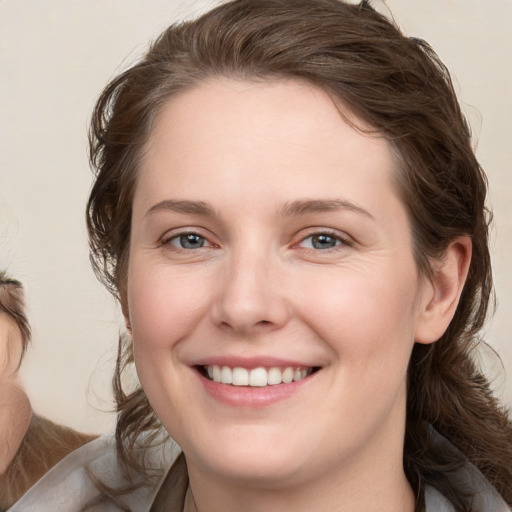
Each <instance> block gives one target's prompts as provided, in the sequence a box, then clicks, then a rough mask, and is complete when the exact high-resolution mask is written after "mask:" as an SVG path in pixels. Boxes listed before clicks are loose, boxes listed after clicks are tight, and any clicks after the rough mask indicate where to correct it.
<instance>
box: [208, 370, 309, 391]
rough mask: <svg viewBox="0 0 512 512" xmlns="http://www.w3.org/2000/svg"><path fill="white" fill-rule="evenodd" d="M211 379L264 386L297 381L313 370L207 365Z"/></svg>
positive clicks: (224, 382) (240, 384) (243, 384)
mask: <svg viewBox="0 0 512 512" xmlns="http://www.w3.org/2000/svg"><path fill="white" fill-rule="evenodd" d="M205 369H206V373H207V375H208V377H209V379H210V380H213V381H214V382H220V383H222V384H232V385H233V386H251V387H264V386H276V385H278V384H283V383H284V384H288V383H290V382H294V381H295V382H297V381H299V380H302V379H304V378H306V377H307V376H308V375H309V374H310V373H311V372H312V369H311V368H293V367H291V366H288V367H286V368H282V369H281V368H278V367H272V368H263V367H259V368H253V369H252V370H248V369H247V368H241V367H239V366H237V367H235V368H230V367H229V366H218V365H216V364H214V365H209V366H206V367H205Z"/></svg>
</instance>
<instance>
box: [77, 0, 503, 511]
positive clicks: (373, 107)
mask: <svg viewBox="0 0 512 512" xmlns="http://www.w3.org/2000/svg"><path fill="white" fill-rule="evenodd" d="M221 75H222V76H228V77H234V78H239V79H247V80H252V79H258V80H266V79H280V78H285V79H299V80H303V81H308V82H310V83H312V84H314V85H316V86H318V87H320V88H322V89H323V90H325V91H327V92H328V93H329V94H330V95H331V96H332V97H333V98H334V99H335V100H336V99H338V100H341V103H342V104H343V105H345V106H348V108H349V109H351V110H352V111H353V112H355V113H356V114H357V116H358V117H359V118H360V119H362V120H363V122H364V123H365V124H367V125H369V126H371V127H372V130H374V131H375V132H377V133H379V134H380V135H382V136H384V137H385V138H386V139H387V140H388V141H389V144H390V145H391V147H392V149H393V151H394V153H395V155H396V183H397V187H398V190H399V192H400V194H401V197H402V199H403V202H404V204H405V206H406V208H407V210H408V213H409V218H410V222H411V227H412V232H413V237H414V247H413V250H414V254H415V257H416V261H417V264H418V268H419V269H420V271H421V272H422V273H423V274H424V275H427V276H429V275H430V273H431V266H430V262H431V261H433V260H435V259H437V258H440V257H441V256H442V254H443V251H444V250H445V249H446V248H447V247H448V245H449V243H450V242H451V241H453V240H454V239H455V238H457V237H459V236H461V235H467V236H469V237H471V240H472V243H473V256H472V261H471V266H470V269H469V276H468V278H467V282H466V284H465V287H464V290H463V293H462V297H461V300H460V303H459V305H458V308H457V311H456V313H455V316H454V318H453V320H452V322H451V324H450V326H449V328H448V329H447V331H446V333H445V334H444V335H443V336H442V337H441V339H439V340H438V341H437V342H436V343H434V344H432V345H419V344H417V345H416V346H415V347H414V350H413V354H412V358H411V362H410V368H409V383H408V403H407V428H406V439H405V453H404V468H405V471H406V474H407V476H408V478H409V480H410V482H411V484H412V485H413V487H414V488H415V489H416V490H417V491H418V495H421V490H422V489H423V488H424V486H425V484H430V485H433V486H434V487H437V488H438V489H439V490H440V491H441V492H442V493H443V494H444V495H446V496H447V497H448V499H449V500H450V501H451V502H452V503H453V505H454V507H455V509H456V510H457V511H467V510H471V508H470V505H469V504H468V502H467V500H466V501H465V499H464V497H463V496H462V495H461V493H460V492H458V491H457V490H455V489H453V488H451V487H450V486H449V484H448V483H447V481H446V479H445V478H444V477H443V472H444V471H447V470H450V468H453V467H454V464H456V462H457V461H456V458H457V457H456V456H455V455H450V456H448V454H446V453H439V452H438V451H436V449H435V448H434V446H433V444H432V442H431V431H430V429H429V425H432V426H433V427H434V428H435V429H437V430H438V431H440V432H441V433H442V434H444V435H445V436H446V437H447V438H448V439H449V440H450V441H452V443H453V444H454V445H455V446H456V447H457V448H459V450H461V451H462V452H463V453H464V454H465V456H467V457H468V458H469V460H470V461H472V462H473V463H474V464H476V465H477V466H478V467H479V468H480V469H481V471H482V472H483V473H484V474H485V476H486V477H487V478H488V479H489V480H490V481H491V483H493V485H494V486H495V487H496V488H497V489H498V491H499V492H500V493H502V495H503V496H504V498H505V500H506V501H507V502H508V503H509V504H512V488H511V487H510V482H511V481H512V428H511V424H510V420H509V419H508V418H507V415H506V413H505V412H504V410H502V408H501V406H500V405H499V404H498V402H497V401H496V400H495V399H494V398H493V397H492V394H491V392H490V390H489V385H488V382H487V380H486V379H485V377H484V376H483V375H482V374H481V372H480V371H479V369H478V368H477V366H476V364H475V362H474V360H473V358H472V352H473V350H474V348H475V347H476V346H477V345H478V343H479V339H478V332H479V331H480V329H481V327H482V325H483V323H484V320H485V318H486V314H487V309H488V304H489V301H490V298H491V295H492V277H491V267H490V257H489V250H488V224H489V221H490V214H489V212H488V211H487V210H486V207H485V197H486V189H487V183H486V178H485V175H484V173H483V171H482V169H481V167H480V165H479V163H478V161H477V159H476V157H475V154H474V151H473V149H472V145H471V136H470V130H469V128H468V125H467V123H466V120H465V118H464V116H463V114H462V112H461V109H460V106H459V104H458V102H457V99H456V96H455V93H454V90H453V86H452V83H451V79H450V75H449V73H448V71H447V69H446V68H445V66H444V65H443V64H442V62H441V61H440V60H439V58H438V57H437V55H436V54H435V53H434V51H433V50H432V49H431V48H430V46H429V45H428V44H427V43H426V42H424V41H422V40H419V39H415V38H408V37H405V36H404V35H403V34H402V33H401V32H400V31H399V29H398V28H397V27H396V26H395V25H394V24H393V23H392V22H390V21H389V20H388V19H387V18H385V17H384V16H382V15H381V14H379V13H378V12H376V11H375V10H374V9H373V8H372V7H371V6H370V4H369V3H368V2H367V1H363V2H361V3H360V4H358V5H351V4H348V3H345V2H342V1H336V0H235V1H231V2H227V3H225V4H223V5H221V6H219V7H217V8H215V9H213V10H212V11H210V12H208V13H207V14H205V15H203V16H202V17H200V18H198V19H197V20H195V21H191V22H185V23H180V24H176V25H172V26H171V27H169V28H168V29H167V30H166V31H165V32H164V33H163V34H162V35H161V36H160V37H159V38H158V39H157V40H156V41H155V42H154V43H153V44H152V46H151V48H150V49H149V51H148V52H147V53H146V55H145V56H144V57H143V58H142V60H141V61H140V62H139V63H138V64H136V65H134V66H133V67H132V68H130V69H128V70H127V71H125V72H124V73H122V74H121V75H120V76H118V77H117V78H115V79H114V80H113V81H112V82H111V83H110V84H109V85H108V86H107V87H106V89H105V90H104V92H103V93H102V95H101V97H100V99H99V100H98V103H97V105H96V108H95V111H94V114H93V118H92V125H91V132H90V143H91V146H90V147H91V162H92V165H93V167H94V169H95V170H96V181H95V184H94V186H93V189H92V192H91V195H90V198H89V202H88V206H87V224H88V229H89V236H90V247H91V260H92V263H93V266H94V268H95V270H96V272H97V274H98V276H99V277H100V279H102V280H103V282H104V283H105V284H106V286H107V287H108V288H109V289H110V290H111V291H112V292H113V293H114V294H115V295H116V296H118V297H119V298H120V300H121V304H122V306H125V299H126V296H125V290H126V278H127V272H126V266H127V262H128V258H129V254H128V245H129V238H130V223H131V208H132V199H133V193H134V189H135V186H136V182H137V170H138V163H139V159H140V155H141V150H142V148H143V147H144V144H145V142H146V141H147V138H148V136H149V134H150V132H151V125H152V120H153V118H154V116H155V115H156V113H157V112H158V111H159V109H160V108H161V106H162V105H163V104H165V102H166V101H168V99H169V98H170V97H172V96H173V95H175V94H176V93H177V92H179V91H181V90H184V89H187V88H190V87H193V86H196V85H198V84H200V83H201V82H202V81H204V80H207V79H209V78H211V77H215V76H221ZM119 350H120V352H119V360H118V366H117V370H116V375H115V384H116V396H117V399H118V411H119V416H118V425H117V440H118V448H119V454H120V458H121V460H122V461H123V462H124V463H127V464H134V463H135V462H134V461H133V460H131V459H130V447H131V446H133V443H134V441H135V439H136V437H137V436H138V435H139V434H140V432H141V431H144V430H151V429H156V428H158V422H157V420H156V418H155V417H154V414H153V412H152V410H151V408H150V406H149V404H148V402H147V400H146V398H145V395H144V392H143V390H142V389H140V388H139V389H137V390H136V391H134V392H133V393H128V394H125V392H124V391H123V388H122V386H121V374H122V372H123V370H124V369H125V368H126V367H127V366H129V365H130V364H131V363H132V354H131V351H130V346H129V344H122V343H121V344H120V348H119Z"/></svg>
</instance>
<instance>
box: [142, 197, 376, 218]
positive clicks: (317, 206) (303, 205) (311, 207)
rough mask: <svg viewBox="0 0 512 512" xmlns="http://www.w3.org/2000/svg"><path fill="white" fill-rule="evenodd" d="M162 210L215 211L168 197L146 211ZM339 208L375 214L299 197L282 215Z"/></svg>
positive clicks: (346, 203)
mask: <svg viewBox="0 0 512 512" xmlns="http://www.w3.org/2000/svg"><path fill="white" fill-rule="evenodd" d="M162 210H164V211H165V210H171V211H173V212H176V213H185V214H192V215H199V216H201V217H214V216H215V211H214V209H213V208H212V207H211V206H209V205H208V204H207V203H205V202H204V201H188V200H172V199H166V200H164V201H160V202H159V203H156V204H155V205H153V206H152V207H151V208H150V209H149V210H148V211H147V213H146V215H149V214H151V213H154V212H158V211H162ZM339 210H349V211H352V212H355V213H359V214H362V215H364V216H366V217H369V218H370V219H373V218H374V217H373V215H372V214H371V213H370V212H368V211H367V210H365V209H364V208H362V207H361V206H358V205H356V204H354V203H351V202H350V201H346V200H344V199H298V200H296V201H292V202H291V203H286V204H285V205H284V206H283V207H282V209H281V215H283V216H284V217H294V216H301V215H308V214H311V213H323V212H334V211H339Z"/></svg>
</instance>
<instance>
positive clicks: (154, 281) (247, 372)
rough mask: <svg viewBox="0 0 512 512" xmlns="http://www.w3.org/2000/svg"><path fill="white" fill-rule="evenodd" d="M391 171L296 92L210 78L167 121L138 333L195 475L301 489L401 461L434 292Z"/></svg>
mask: <svg viewBox="0 0 512 512" xmlns="http://www.w3.org/2000/svg"><path fill="white" fill-rule="evenodd" d="M394 165H395V164H394V161H393V158H392V155H391V152H390V148H389V145H388V143H387V142H386V141H385V140H383V139H381V138H378V137H376V136H367V135H364V134H362V133H360V132H358V131H356V130H354V129H353V128H352V127H351V126H349V125H348V124H347V123H346V122H345V121H344V120H343V119H342V117H341V116H340V113H339V111H338V109H337V107H336V106H335V105H334V103H333V102H332V100H331V99H330V98H329V96H328V95H327V94H325V93H324V92H323V91H322V90H320V89H318V88H315V87H314V86H312V85H307V84H303V83H300V82H293V81H275V82H265V83H262V82H244V81H235V80H229V79H222V80H221V79H217V80H212V81H210V82H206V83H203V84H202V85H199V86H197V87H196V88H194V89H192V90H189V91H187V92H184V93H181V94H180V95H178V96H176V97H174V98H173V99H171V100H170V101H169V102H168V103H167V105H166V106H165V107H164V108H163V109H162V111H161V112H160V114H159V115H158V116H157V118H156V120H155V123H154V126H153V128H152V133H151V135H150V138H149V142H148V145H147V148H146V152H145V153H144V157H143V160H142V165H141V169H140V175H139V180H138V184H137V188H136V192H135V198H134V204H133V220H132V233H131V240H130V259H129V272H128V292H127V295H128V296H127V304H128V317H127V323H128V325H129V327H130V329H131V333H132V335H133V343H134V353H135V362H136V366H137V371H138V374H139V376H140V380H141V383H142V385H143V387H144V390H145V392H146V394H147V396H148V399H149V401H150V402H151V405H152V407H153V408H154V410H155V412H156V414H157V416H158V417H159V418H160V420H161V421H162V423H163V425H164V426H165V427H166V429H167V430H168V432H169V433H170V434H171V436H172V437H173V438H174V439H175V440H176V441H177V442H178V443H179V444H180V445H181V447H182V448H183V450H184V452H185V454H186V456H187V463H188V466H189V470H190V472H191V473H192V474H193V473H194V472H197V473H200V474H203V475H214V476H215V477H216V478H224V477H225V478H229V479H231V481H232V480H233V479H239V480H244V479H247V481H251V482H260V481H261V482H262V485H263V483H265V485H270V484H269V482H272V483H273V484H274V483H276V484H277V485H288V484H290V485H291V484H292V483H295V484H297V483H301V482H307V481H309V480H311V479H314V478H320V477H322V478H323V477H325V475H333V474H339V472H343V471H345V472H350V473H351V474H355V473H354V471H356V472H359V473H364V472H365V471H367V472H368V474H370V473H371V471H372V470H371V467H372V465H373V466H375V465H379V463H384V462H383V461H386V460H388V459H389V460H393V461H395V460H396V458H397V457H398V458H399V460H400V457H401V450H402V444H403V437H404V422H405V399H406V374H407V365H408V361H409V356H410V353H411V350H412V346H413V344H414V339H415V332H416V330H417V329H418V327H419V324H420V323H421V311H422V308H423V307H424V305H425V303H426V301H428V299H429V294H430V293H431V287H430V286H429V285H428V283H426V282H424V280H423V279H422V278H421V277H420V276H419V275H418V271H417V268H416V265H415V262H414V259H413V253H412V247H411V245H412V240H411V232H410V226H409V223H408V218H407V215H406V210H405V208H404V205H403V204H402V202H401V200H400V199H399V197H398V194H397V192H396V190H395V187H394V184H393V171H394V170H393V167H394ZM209 375H210V376H209ZM212 379H213V380H212ZM290 379H295V380H292V381H291V382H290ZM219 380H220V382H219ZM231 381H234V383H230V382H231ZM359 473H358V474H359ZM273 484H272V485H273Z"/></svg>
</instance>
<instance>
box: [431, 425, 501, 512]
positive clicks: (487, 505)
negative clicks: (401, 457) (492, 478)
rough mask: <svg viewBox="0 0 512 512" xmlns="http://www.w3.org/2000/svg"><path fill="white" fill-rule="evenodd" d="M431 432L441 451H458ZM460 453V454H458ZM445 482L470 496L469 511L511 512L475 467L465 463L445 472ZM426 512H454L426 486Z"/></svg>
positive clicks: (440, 496) (439, 496) (439, 494)
mask: <svg viewBox="0 0 512 512" xmlns="http://www.w3.org/2000/svg"><path fill="white" fill-rule="evenodd" d="M432 431H433V434H434V438H435V443H436V445H437V447H438V449H441V450H443V449H444V450H451V451H453V450H456V451H458V450H457V449H456V448H455V447H454V446H453V445H452V444H451V443H450V442H449V441H448V440H447V439H446V438H445V437H443V436H441V435H440V434H439V433H438V432H436V431H434V430H432ZM459 453H460V452H459ZM444 476H445V477H446V479H447V480H449V481H450V483H451V484H452V485H453V487H454V488H455V489H462V490H463V491H464V492H467V493H468V494H470V495H471V507H472V508H471V510H472V511H474V512H489V511H491V510H492V511H493V512H511V509H510V507H509V506H508V505H507V504H506V503H505V501H504V500H503V498H502V497H501V496H500V495H499V493H498V492H497V491H496V489H494V487H493V486H492V485H491V484H490V483H489V481H488V480H487V479H486V478H485V476H484V475H483V474H482V473H481V472H480V471H479V470H478V468H477V467H476V466H474V465H473V464H471V462H469V461H467V460H466V462H465V463H464V464H463V465H462V466H461V467H459V468H458V469H456V470H455V471H450V472H447V473H446V474H445V475H444ZM425 504H426V511H427V512H454V508H453V506H452V505H451V504H450V503H449V501H448V500H447V499H446V498H445V497H444V496H442V495H441V493H440V492H439V491H438V490H437V489H434V488H433V487H430V486H428V487H427V488H426V490H425Z"/></svg>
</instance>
